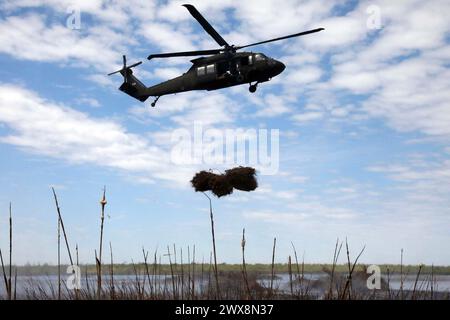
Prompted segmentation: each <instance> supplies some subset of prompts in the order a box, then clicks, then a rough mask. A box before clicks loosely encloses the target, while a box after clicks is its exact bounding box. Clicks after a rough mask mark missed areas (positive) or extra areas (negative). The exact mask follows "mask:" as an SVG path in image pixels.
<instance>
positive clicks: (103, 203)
mask: <svg viewBox="0 0 450 320" xmlns="http://www.w3.org/2000/svg"><path fill="white" fill-rule="evenodd" d="M107 203H108V202H107V201H106V186H105V187H104V188H103V197H102V200H101V201H100V205H101V209H102V211H101V216H100V245H99V251H98V252H99V255H98V272H97V292H98V294H99V296H100V295H101V292H102V250H103V224H104V221H105V206H106V204H107Z"/></svg>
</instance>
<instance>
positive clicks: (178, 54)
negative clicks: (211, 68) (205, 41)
mask: <svg viewBox="0 0 450 320" xmlns="http://www.w3.org/2000/svg"><path fill="white" fill-rule="evenodd" d="M222 51H223V50H221V49H213V50H197V51H184V52H171V53H157V54H151V55H149V56H148V57H147V59H148V60H151V59H153V58H170V57H191V56H201V55H211V54H218V53H221V52H222Z"/></svg>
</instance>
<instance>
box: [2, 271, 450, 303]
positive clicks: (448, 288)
mask: <svg viewBox="0 0 450 320" xmlns="http://www.w3.org/2000/svg"><path fill="white" fill-rule="evenodd" d="M151 277H152V276H151ZM327 277H328V276H327V274H326V273H305V280H304V282H303V283H304V285H305V286H306V284H308V283H309V285H310V286H311V288H310V291H309V293H310V294H312V295H315V296H318V297H320V296H322V295H323V294H324V292H325V291H326V290H328V288H329V282H328V279H327ZM144 278H145V288H146V290H149V284H148V279H147V277H145V276H144V275H141V276H140V277H139V282H140V283H141V285H142V283H143V282H144ZM403 278H404V279H403V289H404V290H413V289H414V285H415V282H416V276H413V275H411V276H406V277H405V276H404V277H403ZM430 278H431V277H430V275H426V274H425V275H421V276H420V278H419V279H418V281H417V284H416V291H430V289H431V288H430V285H431V282H430V281H429V280H430ZM61 279H62V280H63V281H64V283H63V284H62V290H63V292H64V291H65V290H66V288H65V281H66V280H67V275H65V274H64V275H62V277H61ZM152 279H154V278H153V277H152ZM383 279H384V280H385V281H386V282H387V279H386V277H383ZM2 280H3V279H2ZM13 281H14V279H13ZM152 281H154V280H152ZM102 282H103V287H105V288H107V287H109V284H110V277H109V276H107V275H105V276H103V277H102ZM258 283H259V284H260V285H261V286H263V287H266V288H269V287H270V275H269V276H265V277H261V278H259V279H258ZM314 283H316V285H313V284H314ZM136 284H137V280H136V276H135V275H115V276H114V285H115V287H116V288H120V287H123V286H126V287H128V288H133V286H135V285H136ZM88 285H89V287H90V288H91V290H92V289H95V288H96V286H97V277H96V276H95V275H91V276H88V278H87V279H86V278H85V276H83V277H82V279H81V286H82V288H87V286H88ZM156 286H157V288H159V291H163V290H164V291H166V292H169V293H170V292H171V291H172V289H171V288H172V280H171V278H170V276H169V275H160V276H157V278H156ZM202 286H203V288H205V287H206V286H207V276H205V278H204V279H203V282H202V281H201V279H200V278H199V277H197V278H196V280H195V287H196V291H199V292H200V290H201V288H202ZM273 287H274V289H278V290H281V291H283V292H286V293H288V292H290V282H289V274H287V273H281V274H277V275H276V278H275V279H274V283H273ZM389 287H390V289H391V290H399V289H400V287H401V278H400V275H398V274H393V275H391V277H390V282H389ZM39 288H40V290H42V292H45V294H47V295H48V297H49V298H51V297H52V296H56V293H57V290H58V277H57V276H56V275H37V276H18V277H17V289H16V292H17V297H18V298H26V297H27V293H29V292H30V289H31V291H33V289H34V291H35V292H38V289H39ZM433 290H434V291H435V292H450V275H437V276H435V281H434V283H433ZM1 295H3V297H5V296H6V290H5V286H4V282H3V281H0V296H1Z"/></svg>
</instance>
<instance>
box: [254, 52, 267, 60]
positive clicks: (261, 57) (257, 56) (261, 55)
mask: <svg viewBox="0 0 450 320" xmlns="http://www.w3.org/2000/svg"><path fill="white" fill-rule="evenodd" d="M266 59H267V57H266V56H265V55H263V54H262V53H256V54H255V61H264V60H266Z"/></svg>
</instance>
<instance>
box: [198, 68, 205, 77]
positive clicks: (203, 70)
mask: <svg viewBox="0 0 450 320" xmlns="http://www.w3.org/2000/svg"><path fill="white" fill-rule="evenodd" d="M205 74H206V67H198V68H197V76H204V75H205Z"/></svg>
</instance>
